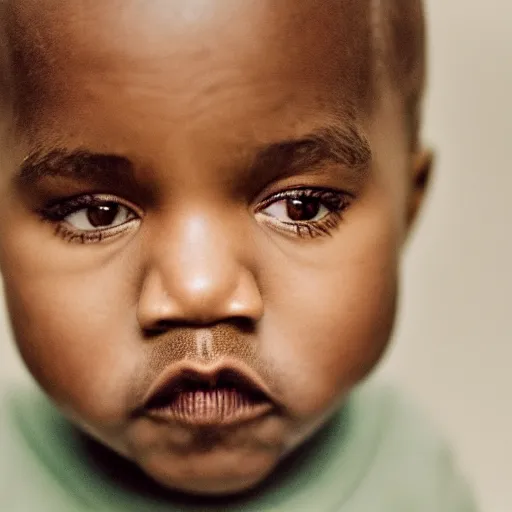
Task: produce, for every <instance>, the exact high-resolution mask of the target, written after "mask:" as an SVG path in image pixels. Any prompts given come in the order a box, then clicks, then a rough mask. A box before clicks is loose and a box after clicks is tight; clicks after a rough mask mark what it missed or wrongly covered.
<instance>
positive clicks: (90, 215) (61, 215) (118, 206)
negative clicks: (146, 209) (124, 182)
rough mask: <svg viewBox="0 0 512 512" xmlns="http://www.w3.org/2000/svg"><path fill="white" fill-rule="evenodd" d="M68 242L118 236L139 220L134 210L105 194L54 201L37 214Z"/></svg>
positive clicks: (139, 215)
mask: <svg viewBox="0 0 512 512" xmlns="http://www.w3.org/2000/svg"><path fill="white" fill-rule="evenodd" d="M39 214H40V216H41V218H42V219H43V220H44V221H46V222H50V223H51V224H54V225H55V226H56V234H58V235H59V236H60V237H61V238H64V239H65V240H66V241H68V242H82V243H95V242H102V241H104V240H106V239H109V238H113V237H117V236H119V235H122V234H123V233H125V232H126V231H128V230H130V229H131V228H132V227H136V226H137V225H138V224H139V223H140V221H141V219H142V216H143V213H142V211H141V210H140V209H139V208H137V207H136V206H133V207H132V206H131V205H130V206H129V204H128V202H127V201H124V200H123V199H120V198H118V197H116V196H112V195H107V194H103V195H102V194H85V195H81V196H76V197H71V198H63V199H57V200H55V201H53V202H52V203H50V204H48V205H47V206H45V207H44V208H42V209H41V210H40V211H39Z"/></svg>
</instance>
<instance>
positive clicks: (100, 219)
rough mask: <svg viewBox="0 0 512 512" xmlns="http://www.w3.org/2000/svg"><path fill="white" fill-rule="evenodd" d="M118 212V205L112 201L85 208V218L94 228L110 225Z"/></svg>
mask: <svg viewBox="0 0 512 512" xmlns="http://www.w3.org/2000/svg"><path fill="white" fill-rule="evenodd" d="M118 213H119V206H118V205H116V204H114V203H109V204H102V205H100V206H91V207H90V208H88V209H87V220H88V221H89V222H90V223H91V225H92V226H94V227H95V228H98V227H104V226H110V225H111V224H112V222H114V220H115V218H116V217H117V214H118Z"/></svg>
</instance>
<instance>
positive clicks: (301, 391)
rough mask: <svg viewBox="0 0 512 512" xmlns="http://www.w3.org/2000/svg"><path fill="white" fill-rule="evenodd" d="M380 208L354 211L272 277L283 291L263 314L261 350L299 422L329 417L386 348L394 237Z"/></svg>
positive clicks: (395, 255) (393, 286)
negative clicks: (265, 332)
mask: <svg viewBox="0 0 512 512" xmlns="http://www.w3.org/2000/svg"><path fill="white" fill-rule="evenodd" d="M381 206H383V208H381V209H379V208H378V202H377V203H376V207H375V208H371V207H369V208H368V209H366V211H365V210H364V209H363V205H361V210H360V212H356V211H355V209H354V211H353V212H352V214H351V215H347V219H346V222H345V223H342V225H341V226H340V228H339V231H338V232H337V233H336V234H335V235H334V237H333V238H332V239H328V240H325V241H319V244H318V247H317V248H316V249H315V250H311V251H309V252H308V254H307V255H306V253H304V254H305V256H304V257H302V255H301V253H300V251H298V252H297V254H296V257H295V258H294V260H293V261H294V263H293V264H291V263H290V260H289V261H288V263H287V264H286V265H281V266H280V268H279V271H278V272H276V273H275V275H274V278H273V281H274V282H275V283H277V282H280V283H281V286H280V287H279V288H277V287H276V288H274V289H273V292H272V301H271V304H270V305H269V308H268V309H267V312H266V316H267V320H268V322H267V325H266V327H265V328H266V329H267V330H268V335H267V336H263V339H264V340H267V342H268V343H266V344H265V346H264V348H263V350H264V352H265V357H267V358H268V359H269V360H272V361H273V365H274V366H275V368H277V369H278V372H279V381H280V382H281V383H282V394H283V396H284V401H285V402H286V404H287V405H288V408H289V410H290V412H291V413H292V415H295V416H296V417H297V418H299V419H300V420H303V421H304V420H305V421H314V420H315V418H316V419H318V418H319V417H320V416H321V415H322V414H325V413H327V412H328V411H329V409H330V408H332V407H333V406H334V405H336V404H337V403H338V401H339V400H340V399H342V398H343V397H344V396H345V395H346V393H348V392H349V391H350V389H351V388H352V387H353V386H354V385H355V384H357V383H358V382H359V381H360V380H361V379H362V378H364V377H365V376H366V375H367V374H368V373H369V372H370V371H371V370H372V369H373V367H374V366H375V365H376V363H377V362H378V361H379V359H380V357H381V356H382V354H383V352H384V350H385V348H386V347H387V344H388V340H389V338H390V334H391V331H392V328H393V323H394V317H395V310H396V301H397V258H398V246H399V240H400V237H399V230H397V229H396V224H395V222H394V221H393V216H392V215H389V214H386V209H385V205H382V204H381ZM379 211H380V213H379ZM270 340H274V341H270ZM275 340H279V342H276V341H275Z"/></svg>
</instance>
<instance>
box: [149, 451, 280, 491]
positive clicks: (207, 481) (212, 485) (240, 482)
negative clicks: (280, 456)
mask: <svg viewBox="0 0 512 512" xmlns="http://www.w3.org/2000/svg"><path fill="white" fill-rule="evenodd" d="M248 459H249V460H247V462H246V463H244V464H238V465H237V466H236V467H227V466H226V465H223V464H222V461H219V464H218V465H217V466H215V465H210V464H208V465H206V466H205V468H204V469H203V470H202V471H201V470H198V469H196V468H190V469H189V470H187V468H183V467H182V468H180V474H179V475H177V474H169V473H167V472H166V471H165V468H144V470H145V472H146V473H147V474H148V476H149V477H150V478H152V479H153V480H155V481H156V482H157V483H158V484H160V485H161V486H163V487H165V488H167V489H170V490H173V491H178V492H181V493H185V494H192V495H196V496H229V495H236V494H241V493H244V492H247V491H250V490H252V489H254V488H255V487H257V486H258V485H259V484H261V483H262V482H263V481H264V480H265V479H266V478H267V477H268V476H269V475H270V474H271V473H272V471H273V470H274V468H275V466H276V461H272V463H270V461H263V460H261V461H256V460H254V459H253V458H252V457H251V458H248ZM208 466H210V467H208Z"/></svg>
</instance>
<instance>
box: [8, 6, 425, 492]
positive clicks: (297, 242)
mask: <svg viewBox="0 0 512 512" xmlns="http://www.w3.org/2000/svg"><path fill="white" fill-rule="evenodd" d="M43 4H44V6H43ZM6 16H7V17H8V19H9V27H10V29H9V34H8V36H7V37H8V39H9V45H10V47H11V48H12V50H13V51H12V54H11V58H12V64H13V65H12V70H13V72H12V84H11V85H13V90H16V91H17V92H18V94H17V97H16V98H14V99H13V105H14V107H15V108H14V110H15V118H14V120H11V121H12V122H10V123H7V121H5V119H7V116H6V115H4V124H5V126H6V127H7V128H6V132H7V133H8V134H9V135H8V137H6V138H5V140H8V141H9V143H8V144H4V146H5V147H4V148H3V156H2V158H3V160H2V167H3V169H2V173H1V176H0V189H1V190H0V192H1V194H2V198H3V200H2V201H1V202H0V264H1V267H2V272H3V278H4V282H5V291H6V296H7V302H8V308H9V311H10V315H11V319H12V324H13V328H14V333H15V337H16V340H17V343H18V346H19V350H20V352H21V354H22V356H23V358H24V360H25V362H26V364H27V366H28V368H29V369H30V371H31V372H32V374H33V375H34V376H35V378H36V379H37V381H38V382H39V383H40V385H41V386H42V388H43V389H44V390H45V391H46V392H47V393H48V395H49V396H51V398H52V399H53V400H54V401H55V403H56V404H57V405H58V406H59V407H60V408H61V409H62V411H63V412H64V413H65V414H66V415H67V416H68V417H69V418H70V419H71V420H72V421H73V422H74V423H75V424H77V425H78V426H79V427H80V428H81V429H83V430H84V431H85V432H87V433H88V434H90V435H91V436H92V437H94V438H95V439H97V440H98V441H100V442H101V443H102V444H104V445H106V446H108V447H109V448H111V449H112V450H114V451H115V452H117V453H118V454H120V455H122V456H123V457H126V458H127V459H129V460H131V461H133V462H134V463H135V464H136V465H138V466H139V467H140V468H142V469H143V471H145V472H146V473H147V474H148V475H149V476H150V477H151V478H152V479H154V480H156V481H157V482H159V483H161V484H162V485H164V486H165V487H168V488H172V489H178V490H181V491H186V492H192V493H203V494H224V493H233V492H239V491H242V490H245V489H248V488H251V487H253V486H255V485H256V484H257V483H259V482H261V481H262V480H263V479H264V478H265V477H266V476H267V475H268V474H270V473H271V471H272V470H273V469H274V468H275V466H276V465H277V464H278V462H279V461H281V460H282V459H283V457H285V456H286V454H288V453H289V452H290V451H291V450H293V449H294V448H296V447H297V446H299V445H300V444H301V443H303V442H304V441H305V440H306V439H307V438H309V437H310V436H311V435H313V433H314V432H315V431H316V430H317V429H318V428H319V427H320V426H321V425H322V424H323V423H325V421H326V420H327V418H328V417H329V415H330V414H332V412H333V411H334V410H335V409H336V407H338V406H339V405H340V404H341V403H342V402H343V400H344V399H345V398H346V396H347V395H348V393H349V392H350V390H351V389H352V388H353V387H354V386H355V385H356V384H357V383H358V382H360V381H361V380H362V379H363V378H364V377H365V376H366V375H367V374H368V373H369V372H370V371H371V370H372V368H374V366H375V365H376V363H377V362H378V361H379V359H380V357H381V355H382V354H383V352H384V350H385V348H386V346H387V344H388V341H389V338H390V333H391V331H392V327H393V322H394V318H395V310H396V302H397V289H398V267H399V260H400V254H401V250H402V246H403V243H404V241H405V239H406V235H407V232H408V230H409V227H410V225H411V223H412V220H413V219H414V217H415V213H416V211H417V209H418V207H419V204H420V202H421V198H422V196H423V189H424V185H425V179H424V177H425V175H426V171H427V170H428V164H429V160H428V157H427V156H426V154H425V153H422V152H421V151H417V152H416V153H411V151H410V144H409V134H408V132H407V128H406V125H407V123H406V122H404V113H403V111H402V108H401V103H400V100H399V97H398V94H397V93H396V91H395V90H394V89H393V88H392V87H390V86H389V85H388V81H387V80H386V79H385V78H382V77H381V78H379V80H378V83H377V80H376V79H375V77H374V75H373V73H372V71H371V70H372V68H373V66H374V64H375V55H374V51H373V39H372V31H371V30H370V23H369V19H370V15H369V6H368V4H367V2H364V1H356V0H350V1H345V2H339V1H335V0H323V1H322V2H318V1H313V0H303V1H301V2H297V1H296V0H283V1H281V2H279V3H278V6H277V5H276V2H271V1H247V2H243V8H242V6H241V3H240V2H238V1H235V0H225V1H222V2H208V3H205V2H203V1H200V0H186V1H185V0H184V1H178V0H176V1H173V2H168V1H163V0H162V1H160V0H155V1H153V2H142V1H140V0H122V1H121V0H109V1H103V2H94V1H92V0H90V1H89V0H77V1H75V2H68V1H65V0H46V1H45V2H40V1H39V0H18V1H15V2H13V3H12V6H11V8H10V10H9V11H8V14H7V15H6ZM70 49H72V50H70ZM377 86H378V88H379V95H378V97H379V98H380V101H378V102H375V101H372V100H371V98H373V97H375V95H374V94H372V90H373V88H374V87H377ZM4 110H5V112H7V111H8V110H9V109H7V108H6V107H5V106H4ZM322 130H323V132H322ZM319 131H321V132H322V133H325V132H326V131H328V132H330V133H332V132H335V133H338V134H339V135H340V137H339V138H341V139H343V140H344V141H345V146H344V148H342V149H343V151H345V153H344V156H343V154H342V155H341V157H340V156H339V153H338V157H337V158H336V157H334V156H333V153H336V152H335V151H334V150H333V151H331V153H329V151H327V153H329V155H328V158H321V159H319V158H317V157H316V156H315V155H316V154H317V153H315V151H316V149H315V148H314V147H311V146H307V145H305V146H303V147H302V152H301V153H300V155H301V156H297V155H295V157H296V158H295V159H294V160H293V161H290V159H289V158H288V157H286V151H284V149H283V148H285V147H293V143H294V141H295V142H296V141H298V140H302V139H304V138H308V139H310V138H311V136H310V134H311V133H318V132H319ZM354 133H357V134H358V137H354V136H353V134H354ZM351 134H352V135H351ZM283 143H286V144H288V146H284V145H283ZM329 147H330V148H331V149H332V147H331V146H329ZM55 148H59V150H66V151H67V152H71V153H72V152H74V151H76V150H79V149H85V150H87V152H89V153H93V154H95V155H115V158H111V159H108V158H100V159H98V160H96V161H94V162H99V163H97V165H96V163H94V165H93V164H92V163H91V162H92V161H93V160H91V159H90V158H89V156H88V157H87V158H89V159H87V158H85V157H83V155H82V157H83V158H85V160H84V159H82V160H81V162H82V167H84V168H85V169H86V170H85V172H82V173H81V175H80V176H79V177H77V176H74V175H73V173H72V172H69V170H66V169H67V167H66V165H67V164H66V165H65V164H64V163H63V162H62V161H60V162H58V163H57V164H56V165H55V166H54V167H53V168H52V169H50V171H51V172H49V165H48V162H44V155H45V154H47V153H48V152H50V151H52V150H55ZM338 149H339V148H338ZM324 152H325V151H324ZM30 155H32V156H30ZM324 156H325V155H324ZM27 157H29V158H28V159H27ZM84 162H85V164H84ZM68 163H69V162H68ZM79 163H80V162H79ZM74 165H75V167H76V165H77V162H76V158H75V161H74ZM50 167H51V166H50ZM70 167H73V166H70ZM93 167H94V168H95V169H96V170H95V171H94V172H92V171H91V169H92V168H93ZM20 169H21V174H22V176H21V177H20ZM56 169H57V171H56ZM63 169H64V171H63ZM75 174H76V173H75ZM304 188H309V189H311V188H314V189H321V190H329V191H335V193H336V194H338V196H339V197H340V198H341V199H342V200H343V203H344V204H345V208H344V211H343V212H342V214H341V219H339V222H336V221H335V217H336V216H335V215H332V214H331V213H329V212H328V213H329V219H330V221H331V222H330V223H329V225H331V228H328V227H325V229H324V231H327V232H328V233H327V234H326V233H323V234H321V235H320V234H318V236H309V235H308V234H307V232H308V229H307V228H304V230H302V231H304V232H303V233H302V236H299V233H297V231H296V229H294V228H293V227H292V228H289V227H288V228H286V226H285V224H284V221H286V220H289V219H287V218H286V217H283V212H284V213H286V208H284V207H283V205H285V203H283V201H282V200H281V202H280V203H279V202H278V201H277V200H276V201H274V202H273V203H271V204H273V205H274V208H273V209H272V210H270V213H274V214H276V212H277V214H279V215H281V217H280V218H276V217H275V216H274V217H272V216H269V211H268V210H265V209H264V208H263V207H267V208H270V207H269V206H267V203H265V200H267V199H269V198H270V199H272V197H274V196H275V194H277V193H280V192H282V191H283V190H297V189H304ZM97 193H101V194H108V195H109V200H110V201H118V202H120V204H122V205H124V206H126V207H127V210H123V211H125V212H127V211H132V210H133V212H134V216H133V217H130V218H131V220H129V221H128V222H126V223H125V224H122V226H121V228H119V229H118V230H117V234H116V235H115V236H112V237H110V238H105V239H103V240H102V241H97V240H96V241H95V242H92V241H91V240H89V243H81V241H82V240H81V237H80V233H78V236H77V232H76V231H77V230H76V229H73V227H72V225H71V221H76V219H77V218H78V219H79V220H80V218H81V219H82V220H83V217H84V209H83V207H82V208H81V213H80V212H79V214H78V215H82V217H73V218H70V217H68V218H67V219H65V220H63V221H55V220H48V219H46V220H42V219H41V210H44V209H45V208H46V207H47V205H48V203H55V202H56V201H57V202H59V201H60V202H62V201H64V200H65V198H69V197H71V196H77V195H84V194H97ZM276 205H277V206H276ZM279 205H281V206H279ZM276 208H277V210H276ZM324 222H325V220H324ZM336 224H337V225H336ZM302 231H301V232H302ZM82 238H83V237H82ZM86 241H87V239H86ZM226 358H231V359H233V360H236V361H242V362H243V363H244V364H246V365H247V366H248V367H250V368H251V369H252V370H253V371H254V372H256V373H257V374H258V375H259V376H260V377H261V378H262V379H263V380H264V382H265V384H266V386H267V387H268V389H269V390H270V392H271V394H272V397H273V398H274V399H275V401H276V402H277V403H279V404H280V408H279V410H276V411H275V412H274V413H272V414H270V415H269V416H267V417H265V418H263V419H261V420H259V421H256V422H252V423H249V424H245V425H238V426H235V427H231V428H217V429H210V430H207V429H193V428H184V427H183V426H180V425H161V424H156V423H155V422H152V421H150V420H148V419H147V418H144V417H138V416H136V415H134V414H133V411H134V410H136V408H137V407H139V406H140V405H141V402H142V400H143V398H144V396H145V394H146V393H147V392H148V389H149V387H150V386H151V384H152V382H154V380H155V379H156V378H157V377H158V376H159V375H160V374H161V372H162V371H163V370H164V369H165V368H167V367H169V365H173V364H179V363H180V362H183V361H192V362H194V363H196V364H199V365H201V364H203V365H208V364H215V363H218V362H221V361H223V360H224V359H226ZM205 446H206V447H207V448H205Z"/></svg>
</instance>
